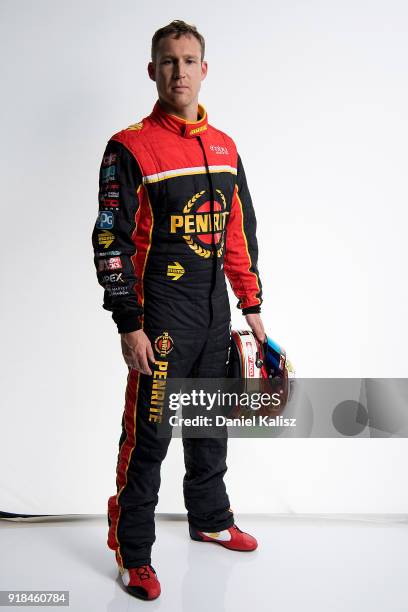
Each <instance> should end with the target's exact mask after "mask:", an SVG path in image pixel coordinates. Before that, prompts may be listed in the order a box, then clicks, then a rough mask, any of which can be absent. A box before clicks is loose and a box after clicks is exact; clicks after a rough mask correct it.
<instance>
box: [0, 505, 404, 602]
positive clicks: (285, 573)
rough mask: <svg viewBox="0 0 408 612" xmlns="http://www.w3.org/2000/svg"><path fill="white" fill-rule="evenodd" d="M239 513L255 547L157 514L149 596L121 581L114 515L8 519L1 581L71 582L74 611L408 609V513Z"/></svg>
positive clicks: (47, 585) (10, 584)
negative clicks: (153, 589)
mask: <svg viewBox="0 0 408 612" xmlns="http://www.w3.org/2000/svg"><path fill="white" fill-rule="evenodd" d="M236 521H237V524H238V526H239V527H240V528H241V529H243V530H244V531H248V532H250V533H252V534H253V535H255V536H256V537H257V539H258V542H259V547H258V549H257V550H256V551H254V552H250V553H239V552H236V551H229V550H226V549H224V548H223V547H222V546H219V545H217V544H213V543H208V544H207V543H200V542H193V541H192V540H190V539H189V537H188V528H187V522H186V520H185V518H184V517H181V516H174V515H173V516H170V515H160V516H157V519H156V534H157V539H156V543H155V544H154V547H153V553H152V565H153V567H154V568H155V570H156V572H157V574H158V577H159V579H160V582H161V586H162V594H161V596H160V597H159V598H158V599H157V600H155V601H148V602H144V601H140V600H137V599H135V598H133V597H131V596H130V595H128V594H127V592H126V591H125V590H124V589H123V587H122V586H121V581H120V579H119V578H118V571H117V568H116V562H115V560H114V553H113V552H112V551H110V550H109V549H108V548H107V546H106V534H107V524H106V519H105V517H103V516H78V515H76V516H67V517H55V518H52V519H47V520H46V521H45V520H43V519H42V520H39V521H37V522H17V521H9V520H0V538H1V550H2V554H1V557H0V589H1V590H20V591H21V590H28V589H31V590H47V589H49V590H65V591H69V593H70V605H69V608H67V609H68V610H70V611H71V612H82V611H84V612H85V611H86V612H90V611H93V610H98V612H102V611H107V612H119V611H120V612H122V611H128V610H138V609H147V608H148V609H149V610H158V609H162V610H165V611H166V612H173V611H175V612H176V611H177V612H200V611H203V612H204V611H205V612H209V611H211V612H224V611H225V612H241V611H244V610H245V611H248V610H250V611H251V612H255V611H256V612H258V611H259V612H263V611H265V612H266V611H268V612H272V611H273V612H295V611H296V612H300V611H308V610H311V611H313V612H337V611H341V612H354V611H355V612H357V611H358V612H364V611H365V610H367V611H370V612H377V611H378V612H385V611H387V612H397V611H398V612H406V611H407V610H408V585H407V568H408V517H406V516H404V515H393V516H379V515H364V516H363V515H347V516H346V515H345V516H334V515H327V516H323V515H296V516H287V515H284V516H283V515H268V516H267V515H258V516H256V515H237V516H236ZM5 609H12V608H11V607H9V606H7V607H6V608H5ZM48 609H50V608H48ZM51 609H54V607H51ZM58 609H62V610H63V609H64V608H60V607H58Z"/></svg>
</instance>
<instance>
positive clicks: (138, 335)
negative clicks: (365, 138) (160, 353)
mask: <svg viewBox="0 0 408 612" xmlns="http://www.w3.org/2000/svg"><path fill="white" fill-rule="evenodd" d="M121 343H122V354H123V358H124V360H125V361H126V363H127V365H128V366H129V367H131V368H133V369H134V370H138V371H139V372H141V373H142V374H149V375H151V374H152V371H151V369H150V367H149V362H148V360H149V361H151V363H155V358H154V353H153V349H152V345H151V343H150V340H149V338H148V337H147V336H146V334H145V333H144V331H143V329H138V330H136V331H132V332H129V333H127V334H121Z"/></svg>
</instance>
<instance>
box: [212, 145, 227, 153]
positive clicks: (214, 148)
mask: <svg viewBox="0 0 408 612" xmlns="http://www.w3.org/2000/svg"><path fill="white" fill-rule="evenodd" d="M210 151H214V153H217V155H228V149H227V147H222V146H221V145H210Z"/></svg>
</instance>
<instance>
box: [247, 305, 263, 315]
mask: <svg viewBox="0 0 408 612" xmlns="http://www.w3.org/2000/svg"><path fill="white" fill-rule="evenodd" d="M260 312H261V307H260V305H259V304H257V305H256V306H248V308H243V309H242V314H243V315H247V314H257V313H260Z"/></svg>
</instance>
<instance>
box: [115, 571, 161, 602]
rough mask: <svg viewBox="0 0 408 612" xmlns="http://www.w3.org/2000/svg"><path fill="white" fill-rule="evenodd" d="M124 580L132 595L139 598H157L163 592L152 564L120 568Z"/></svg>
mask: <svg viewBox="0 0 408 612" xmlns="http://www.w3.org/2000/svg"><path fill="white" fill-rule="evenodd" d="M119 572H120V574H121V578H122V582H123V584H124V585H125V588H126V590H127V592H128V593H130V595H133V597H138V599H156V597H158V596H159V595H160V593H161V588H160V582H159V581H158V579H157V575H156V571H155V569H154V568H153V567H152V566H151V565H140V566H139V567H131V568H129V569H126V568H123V569H121V568H119Z"/></svg>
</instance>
